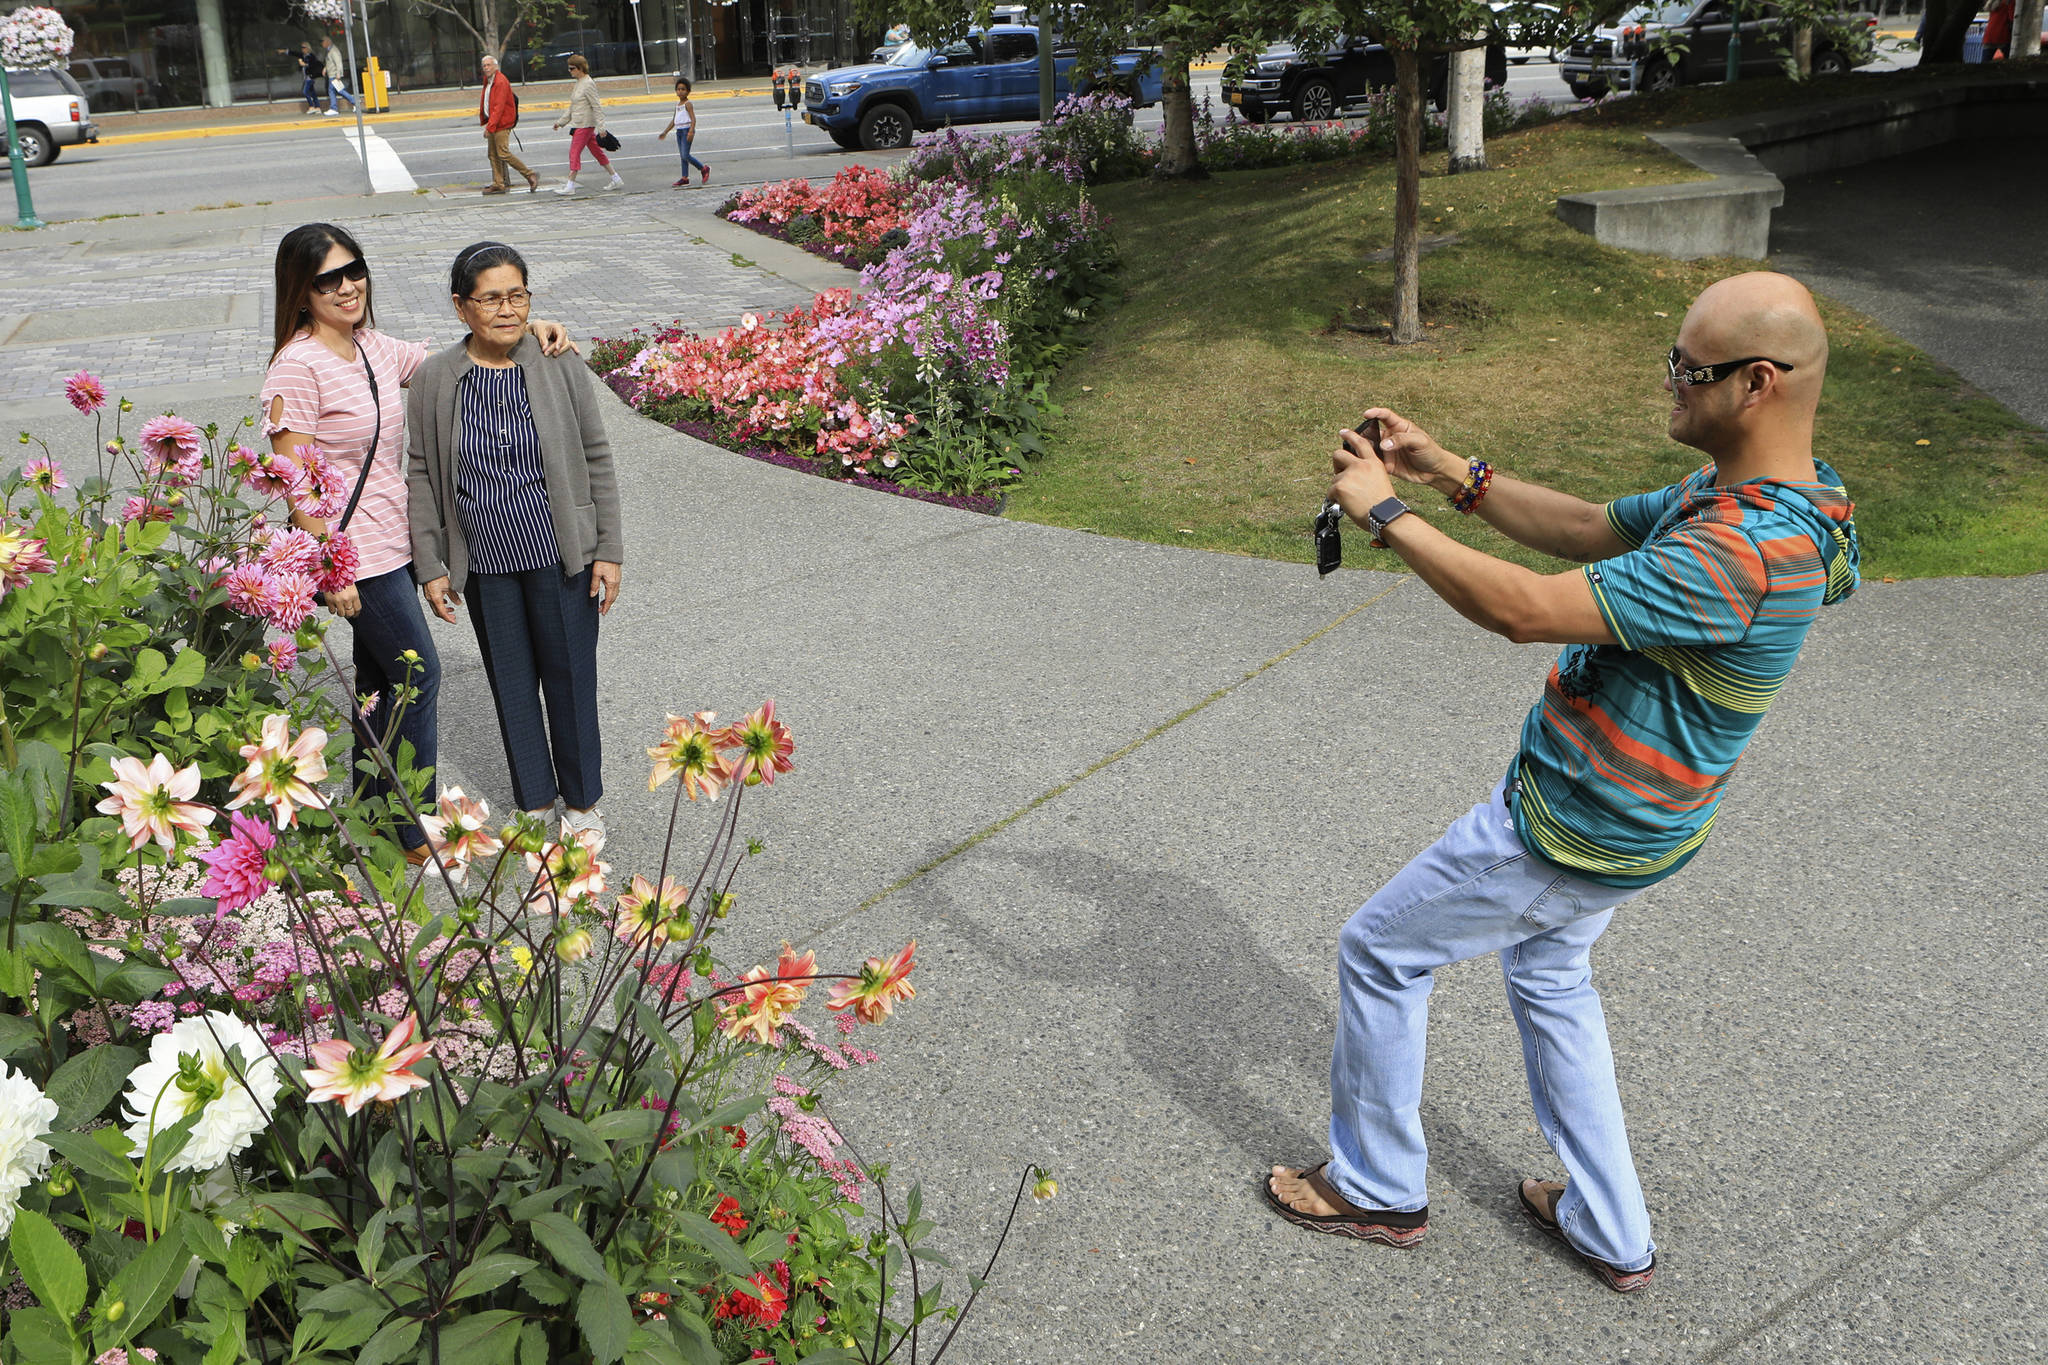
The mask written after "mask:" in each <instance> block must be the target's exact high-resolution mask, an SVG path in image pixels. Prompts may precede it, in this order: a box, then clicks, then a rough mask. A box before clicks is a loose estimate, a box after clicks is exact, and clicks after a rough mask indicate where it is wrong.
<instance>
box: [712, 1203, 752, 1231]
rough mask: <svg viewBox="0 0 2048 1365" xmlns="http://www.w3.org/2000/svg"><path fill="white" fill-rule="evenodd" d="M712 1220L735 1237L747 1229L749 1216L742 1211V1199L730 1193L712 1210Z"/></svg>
mask: <svg viewBox="0 0 2048 1365" xmlns="http://www.w3.org/2000/svg"><path fill="white" fill-rule="evenodd" d="M711 1221H712V1222H714V1223H716V1224H718V1226H720V1227H722V1228H724V1229H725V1230H726V1231H727V1232H729V1233H731V1234H732V1235H733V1236H735V1237H737V1236H739V1235H740V1234H741V1233H743V1232H745V1231H746V1230H747V1216H746V1215H745V1214H743V1213H741V1212H740V1201H739V1200H737V1199H735V1198H733V1197H732V1196H731V1195H729V1194H728V1195H726V1196H725V1197H723V1198H722V1199H720V1200H719V1201H718V1207H717V1208H715V1209H713V1210H712V1211H711Z"/></svg>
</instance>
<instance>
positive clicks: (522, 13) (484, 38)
mask: <svg viewBox="0 0 2048 1365" xmlns="http://www.w3.org/2000/svg"><path fill="white" fill-rule="evenodd" d="M411 5H412V12H413V13H414V14H445V15H447V16H448V17H449V18H451V19H453V20H454V21H455V22H456V23H458V24H461V25H462V26H463V27H464V28H466V29H468V30H469V32H470V36H471V37H473V38H475V39H476V44H477V46H478V47H479V48H480V49H482V51H483V53H484V55H485V56H489V57H496V58H497V59H498V60H499V62H500V63H502V62H503V61H504V60H505V48H506V45H507V44H508V43H509V42H510V41H511V39H512V35H513V34H515V33H517V32H519V31H520V30H521V29H529V30H531V31H532V32H534V33H539V32H540V31H541V30H542V29H543V28H547V27H550V26H560V25H561V24H563V23H565V22H568V21H571V20H576V19H581V18H583V17H584V16H583V14H582V12H581V11H580V10H578V9H577V8H576V7H575V5H574V4H572V3H571V0H411Z"/></svg>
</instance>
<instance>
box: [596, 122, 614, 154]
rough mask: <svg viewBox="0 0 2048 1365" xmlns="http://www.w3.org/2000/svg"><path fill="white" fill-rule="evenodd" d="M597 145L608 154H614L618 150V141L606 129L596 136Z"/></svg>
mask: <svg viewBox="0 0 2048 1365" xmlns="http://www.w3.org/2000/svg"><path fill="white" fill-rule="evenodd" d="M597 145H598V146H600V147H602V148H604V149H605V150H606V151H608V152H616V151H617V150H619V139H618V138H617V137H616V136H615V135H614V134H613V133H612V131H611V130H610V129H609V128H607V129H606V130H605V131H603V132H602V133H599V134H598V135H597Z"/></svg>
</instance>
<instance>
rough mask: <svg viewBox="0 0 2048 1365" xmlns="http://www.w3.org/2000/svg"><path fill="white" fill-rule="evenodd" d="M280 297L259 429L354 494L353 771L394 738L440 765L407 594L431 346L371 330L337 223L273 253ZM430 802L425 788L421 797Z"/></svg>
mask: <svg viewBox="0 0 2048 1365" xmlns="http://www.w3.org/2000/svg"><path fill="white" fill-rule="evenodd" d="M276 297H277V325H276V348H275V349H274V350H273V351H272V352H271V356H270V369H269V372H268V373H267V374H266V375H265V376H264V380H263V395H262V399H261V402H262V406H263V429H264V432H265V434H266V435H268V436H269V437H270V446H271V449H272V450H274V451H276V452H277V453H278V454H280V455H284V456H286V457H288V458H296V457H295V456H293V451H294V449H295V448H296V447H299V446H318V447H320V449H321V450H322V451H324V452H325V453H326V455H327V458H328V460H329V461H331V462H332V463H333V464H334V465H335V467H336V468H337V469H339V470H340V472H341V474H342V476H343V480H344V482H345V483H346V485H347V487H348V488H349V489H350V491H351V494H352V497H351V498H350V500H349V504H348V508H347V510H345V511H344V512H343V513H342V514H341V515H340V517H339V518H338V519H337V521H336V523H335V525H334V527H333V529H335V530H339V531H345V532H346V533H347V536H348V539H349V541H350V542H351V543H352V544H353V545H354V547H355V550H356V555H357V559H358V567H357V570H356V581H355V583H354V584H353V585H352V586H350V587H346V588H343V589H341V590H340V591H338V592H332V593H328V594H326V598H325V600H326V604H327V606H328V608H329V609H330V610H332V611H333V612H334V613H335V615H337V616H343V617H347V618H348V619H349V621H350V622H351V624H352V625H353V627H354V641H355V669H356V676H355V680H354V691H355V693H356V695H358V696H369V697H372V698H374V700H373V701H372V702H371V703H370V704H369V705H368V706H367V707H365V708H363V710H361V711H360V712H359V713H358V714H357V715H356V717H355V731H356V735H355V738H356V746H355V754H354V758H353V762H352V765H351V766H352V770H354V764H359V763H360V762H361V761H362V760H363V759H364V758H365V757H368V756H369V755H370V753H371V748H370V741H371V739H372V737H373V735H374V737H375V738H376V739H377V740H379V741H381V742H382V743H383V745H384V747H385V749H386V750H387V752H389V753H390V754H391V755H392V756H393V757H394V758H395V757H396V754H397V750H398V746H399V744H400V743H409V744H411V745H412V750H413V758H412V766H413V768H414V769H415V770H416V771H419V772H425V771H427V770H428V769H430V768H432V767H433V766H434V763H435V760H436V757H437V754H436V744H435V714H434V713H435V701H436V697H437V695H438V693H439V691H440V686H441V664H440V659H439V657H438V655H437V654H436V653H435V651H434V641H433V637H432V636H430V635H429V634H428V633H427V623H426V617H425V615H424V614H423V613H422V612H421V610H420V604H419V599H418V597H416V596H415V595H414V593H413V581H412V536H411V529H410V522H409V520H408V517H407V512H406V484H405V396H404V394H402V393H401V392H400V390H401V389H403V388H404V387H405V385H406V384H407V383H409V382H410V381H411V379H412V376H413V371H415V370H417V369H418V368H419V365H420V362H421V361H422V360H424V359H426V355H427V345H426V343H425V342H420V341H400V340H398V339H397V338H396V337H390V336H386V335H385V334H384V333H382V332H379V331H377V330H376V327H375V324H374V322H373V320H372V317H371V312H370V267H369V263H368V261H367V260H366V259H365V258H364V256H363V251H362V248H361V247H360V246H358V245H357V244H356V239H355V238H354V237H352V236H350V235H349V234H348V233H347V232H346V231H345V230H343V229H342V228H339V227H336V226H334V225H333V224H332V223H308V224H306V225H305V226H303V227H296V228H293V229H292V230H291V231H290V232H288V233H286V234H285V235H284V240H283V241H281V242H279V243H278V245H277V290H276ZM530 327H531V330H532V332H533V334H534V336H535V338H536V339H537V340H539V341H540V342H541V344H542V347H543V349H545V350H546V351H547V352H548V353H549V354H559V353H560V352H561V351H563V350H564V349H567V348H568V346H569V341H568V336H567V334H566V333H565V332H564V331H563V330H562V328H561V327H560V325H558V324H556V323H552V322H543V321H540V320H538V319H535V320H534V321H533V322H532V323H531V324H530ZM373 446H374V448H373ZM292 521H293V522H294V523H295V524H296V525H298V526H300V527H301V528H303V529H305V530H307V531H309V532H311V533H312V534H314V535H316V536H320V535H326V534H327V533H328V531H329V529H330V528H329V525H328V523H327V522H326V521H324V520H322V519H320V518H317V517H309V516H305V515H303V514H300V513H296V512H295V513H293V514H292ZM380 767H381V765H380ZM356 780H357V781H358V782H359V783H363V785H364V790H365V793H366V794H367V795H369V796H371V797H383V798H387V799H392V800H393V805H394V810H393V812H392V817H393V818H392V823H393V825H394V826H395V827H396V829H397V832H398V837H399V841H400V842H401V843H403V844H404V845H405V847H406V858H407V860H408V861H410V862H412V863H414V864H419V863H424V862H425V861H426V860H427V858H428V857H429V856H430V854H429V850H428V845H427V837H426V834H425V832H424V831H422V830H421V829H420V827H419V826H418V825H417V824H416V823H414V822H413V821H412V820H410V819H408V818H406V817H405V816H404V815H403V814H401V813H400V811H399V810H398V809H397V807H398V805H399V803H398V802H397V801H396V799H395V797H394V791H393V788H392V785H391V783H390V782H389V781H388V779H387V778H385V777H384V776H382V775H380V776H379V777H377V778H375V779H371V780H369V781H367V782H364V779H363V778H362V777H361V776H360V774H359V773H358V776H357V778H356ZM433 799H434V796H433V786H432V784H431V783H429V786H428V788H427V795H426V801H427V803H428V804H431V803H432V801H433Z"/></svg>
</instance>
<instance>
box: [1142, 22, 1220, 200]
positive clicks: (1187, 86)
mask: <svg viewBox="0 0 2048 1365" xmlns="http://www.w3.org/2000/svg"><path fill="white" fill-rule="evenodd" d="M1159 74H1160V82H1161V86H1162V90H1161V93H1160V96H1159V102H1160V104H1161V106H1162V107H1163V110H1164V112H1165V115H1166V127H1165V129H1164V130H1163V131H1162V132H1161V134H1160V137H1159V164H1158V166H1157V168H1156V169H1155V171H1154V174H1156V175H1158V176H1160V177H1162V178H1165V179H1180V180H1200V179H1203V178H1205V177H1206V176H1207V175H1208V172H1207V171H1205V170H1203V169H1202V157H1201V153H1200V151H1199V150H1197V148H1196V147H1195V97H1194V89H1193V86H1192V83H1191V82H1190V81H1189V79H1188V54H1187V52H1186V51H1185V50H1184V49H1183V48H1182V47H1181V46H1180V45H1179V44H1178V43H1168V44H1167V45H1166V46H1165V47H1163V48H1161V49H1160V53H1159Z"/></svg>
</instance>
